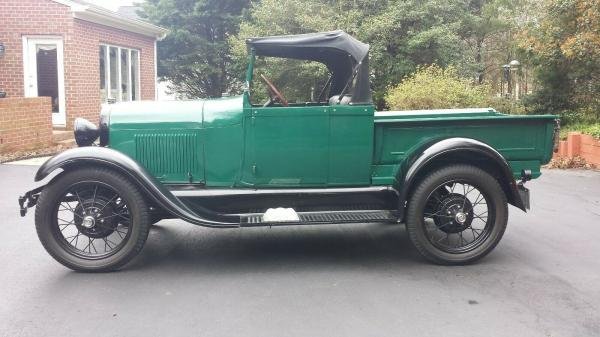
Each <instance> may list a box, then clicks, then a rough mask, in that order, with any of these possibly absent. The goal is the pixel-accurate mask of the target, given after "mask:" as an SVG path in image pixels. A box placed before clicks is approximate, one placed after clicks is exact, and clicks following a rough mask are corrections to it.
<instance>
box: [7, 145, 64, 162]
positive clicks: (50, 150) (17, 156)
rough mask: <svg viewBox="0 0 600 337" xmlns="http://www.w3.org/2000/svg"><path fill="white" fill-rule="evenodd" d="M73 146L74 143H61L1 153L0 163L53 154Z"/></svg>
mask: <svg viewBox="0 0 600 337" xmlns="http://www.w3.org/2000/svg"><path fill="white" fill-rule="evenodd" d="M72 147H74V145H63V144H59V145H54V146H50V147H45V148H41V149H35V150H28V151H16V152H8V153H0V163H6V162H9V161H15V160H22V159H30V158H36V157H45V156H52V155H55V154H57V153H59V152H62V151H64V150H67V149H70V148H72Z"/></svg>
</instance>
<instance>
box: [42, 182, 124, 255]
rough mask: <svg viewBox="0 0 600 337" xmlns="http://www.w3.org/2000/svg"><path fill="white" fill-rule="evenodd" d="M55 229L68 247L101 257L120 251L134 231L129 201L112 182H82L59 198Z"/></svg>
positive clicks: (79, 252)
mask: <svg viewBox="0 0 600 337" xmlns="http://www.w3.org/2000/svg"><path fill="white" fill-rule="evenodd" d="M54 220H55V221H56V222H55V225H56V226H55V227H54V230H55V231H54V232H55V235H57V237H58V239H59V242H60V244H61V245H62V246H63V248H65V249H66V250H67V251H69V252H71V253H72V254H75V255H77V256H78V257H81V258H86V259H98V258H104V257H107V256H110V255H112V254H114V253H116V252H117V251H119V250H120V249H121V248H122V247H123V245H124V244H125V243H126V242H127V240H128V239H129V236H130V233H131V230H130V228H131V220H132V219H131V214H130V212H129V205H127V203H126V202H125V200H124V199H123V198H122V197H121V196H120V195H119V194H118V193H117V192H116V191H115V190H114V189H113V188H112V187H110V186H109V185H107V184H104V183H101V182H80V183H76V184H74V185H72V186H70V187H69V188H68V189H67V190H66V192H65V193H64V194H63V196H62V197H61V198H59V200H58V201H57V205H56V210H55V219H54Z"/></svg>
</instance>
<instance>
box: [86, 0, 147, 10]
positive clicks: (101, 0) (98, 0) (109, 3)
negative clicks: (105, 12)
mask: <svg viewBox="0 0 600 337" xmlns="http://www.w3.org/2000/svg"><path fill="white" fill-rule="evenodd" d="M85 1H87V2H90V3H93V4H94V5H98V6H102V7H104V8H108V9H110V10H111V11H116V10H117V8H119V7H120V6H130V5H132V4H133V3H134V2H136V3H139V2H143V1H141V0H85Z"/></svg>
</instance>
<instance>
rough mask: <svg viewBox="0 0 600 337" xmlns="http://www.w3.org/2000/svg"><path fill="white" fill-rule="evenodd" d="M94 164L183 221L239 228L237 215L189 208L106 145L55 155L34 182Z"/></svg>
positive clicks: (151, 177)
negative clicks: (123, 179) (118, 175)
mask: <svg viewBox="0 0 600 337" xmlns="http://www.w3.org/2000/svg"><path fill="white" fill-rule="evenodd" d="M93 166H102V167H108V168H111V169H114V170H115V171H117V172H119V173H121V174H123V175H125V176H126V177H128V178H129V179H131V181H132V182H134V183H135V184H136V185H137V186H138V187H139V188H140V190H141V191H142V192H145V193H144V194H145V195H146V196H147V197H148V199H149V200H151V201H154V202H155V203H156V204H157V205H158V206H160V207H161V208H163V209H164V210H165V211H167V212H169V213H171V214H172V215H174V216H176V217H178V218H181V219H183V220H185V221H188V222H191V223H194V224H198V225H203V226H208V227H239V225H240V218H239V217H237V216H228V215H222V214H218V213H215V212H213V211H211V210H208V209H203V208H199V210H198V211H197V212H194V211H192V210H191V209H190V208H189V207H187V206H186V205H185V204H184V203H183V202H181V200H179V199H178V198H177V197H175V196H174V195H173V194H172V193H171V191H169V190H168V189H167V188H165V187H164V186H163V184H162V183H160V182H159V181H158V180H156V178H154V176H153V175H152V174H151V173H149V172H148V171H147V170H146V169H145V168H144V167H143V166H142V165H140V164H139V163H138V162H137V161H135V160H134V159H132V158H130V157H128V156H126V155H124V154H123V153H121V152H118V151H116V150H112V149H109V148H104V147H97V146H87V147H80V148H74V149H69V150H67V151H64V152H62V153H60V154H57V155H56V156H54V157H52V158H50V159H48V160H47V161H46V162H45V163H44V164H43V165H42V166H41V167H40V168H39V169H38V171H37V173H36V175H35V181H40V180H43V179H44V178H46V177H47V176H48V175H49V174H50V173H52V172H53V171H55V170H57V169H59V168H61V169H63V170H64V171H65V172H64V174H68V172H69V171H70V170H73V169H78V168H83V167H93Z"/></svg>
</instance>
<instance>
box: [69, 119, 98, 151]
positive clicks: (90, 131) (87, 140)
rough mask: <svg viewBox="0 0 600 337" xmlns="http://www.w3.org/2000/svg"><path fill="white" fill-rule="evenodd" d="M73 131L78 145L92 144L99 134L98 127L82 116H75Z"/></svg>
mask: <svg viewBox="0 0 600 337" xmlns="http://www.w3.org/2000/svg"><path fill="white" fill-rule="evenodd" d="M73 132H74V133H75V142H77V145H79V146H90V145H92V144H93V143H94V141H95V140H96V139H97V138H98V134H99V130H98V127H97V126H96V125H95V124H94V123H92V122H90V121H88V120H87V119H84V118H75V123H73Z"/></svg>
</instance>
